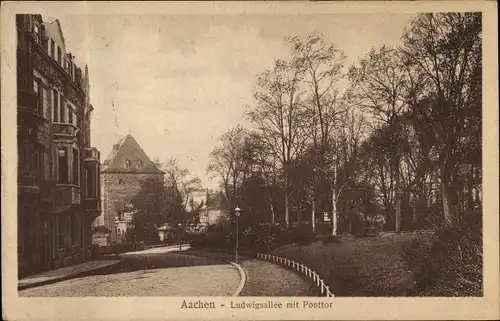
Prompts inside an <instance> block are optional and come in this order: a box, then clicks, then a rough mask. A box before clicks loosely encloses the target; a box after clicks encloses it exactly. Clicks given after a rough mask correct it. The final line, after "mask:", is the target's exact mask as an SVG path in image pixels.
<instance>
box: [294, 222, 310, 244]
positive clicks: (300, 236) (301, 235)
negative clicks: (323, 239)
mask: <svg viewBox="0 0 500 321" xmlns="http://www.w3.org/2000/svg"><path fill="white" fill-rule="evenodd" d="M315 239H316V235H315V234H314V232H313V231H312V228H311V227H310V226H309V225H305V224H301V225H298V226H296V227H295V228H293V229H292V241H293V242H294V243H295V244H297V245H300V246H302V245H308V244H311V243H312V242H314V241H315Z"/></svg>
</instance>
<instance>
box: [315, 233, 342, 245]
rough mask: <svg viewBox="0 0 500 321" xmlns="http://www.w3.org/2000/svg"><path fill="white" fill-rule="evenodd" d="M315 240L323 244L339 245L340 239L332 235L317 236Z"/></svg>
mask: <svg viewBox="0 0 500 321" xmlns="http://www.w3.org/2000/svg"><path fill="white" fill-rule="evenodd" d="M317 239H319V240H320V241H321V243H323V244H330V243H340V237H339V236H334V235H318V237H317Z"/></svg>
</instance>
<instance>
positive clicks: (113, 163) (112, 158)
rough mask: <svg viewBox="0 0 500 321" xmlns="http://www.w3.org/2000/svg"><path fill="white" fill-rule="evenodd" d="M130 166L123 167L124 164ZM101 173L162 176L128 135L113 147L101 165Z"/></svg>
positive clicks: (160, 171)
mask: <svg viewBox="0 0 500 321" xmlns="http://www.w3.org/2000/svg"><path fill="white" fill-rule="evenodd" d="M127 161H128V162H129V164H130V166H129V167H128V168H127V167H126V166H125V164H126V162H127ZM139 162H142V168H141V167H139V165H138V164H139ZM102 172H103V173H152V174H155V173H157V174H163V173H164V172H163V171H162V170H160V169H159V168H158V167H157V166H156V165H155V164H154V163H153V162H152V161H151V159H149V157H148V155H146V153H145V152H144V151H143V150H142V148H141V146H140V145H139V143H137V141H136V140H135V139H134V137H132V135H130V134H128V135H126V136H124V137H122V138H120V140H119V141H118V142H117V143H116V144H115V145H113V149H112V150H111V153H110V154H109V155H108V157H107V158H106V160H105V161H104V163H103V170H102Z"/></svg>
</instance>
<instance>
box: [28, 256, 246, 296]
mask: <svg viewBox="0 0 500 321" xmlns="http://www.w3.org/2000/svg"><path fill="white" fill-rule="evenodd" d="M122 258H123V260H122V261H121V262H120V263H118V264H116V265H113V266H110V267H108V268H105V269H102V270H99V271H97V272H95V273H93V274H92V275H89V276H85V277H81V278H76V279H71V280H67V281H62V282H58V283H54V284H51V285H44V286H39V287H34V288H31V289H27V290H22V291H19V295H20V296H38V297H40V296H63V297H78V296H108V297H110V296H111V297H119V296H230V295H232V294H233V293H234V292H235V291H236V289H237V288H238V285H239V282H240V275H239V273H238V271H237V269H236V268H235V267H233V266H232V265H230V264H228V263H225V262H222V261H220V260H217V259H211V258H206V257H198V256H192V255H185V254H174V253H161V252H160V251H159V250H149V251H148V252H146V253H141V252H138V253H137V254H132V253H129V254H127V255H124V256H122Z"/></svg>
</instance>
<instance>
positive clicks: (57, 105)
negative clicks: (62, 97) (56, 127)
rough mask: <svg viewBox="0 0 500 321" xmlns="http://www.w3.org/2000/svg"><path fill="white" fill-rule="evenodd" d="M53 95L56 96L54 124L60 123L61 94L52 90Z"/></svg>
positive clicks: (54, 101)
mask: <svg viewBox="0 0 500 321" xmlns="http://www.w3.org/2000/svg"><path fill="white" fill-rule="evenodd" d="M52 95H53V96H54V100H53V106H52V108H53V109H54V122H56V123H57V122H59V93H58V92H57V90H55V89H53V90H52Z"/></svg>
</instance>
